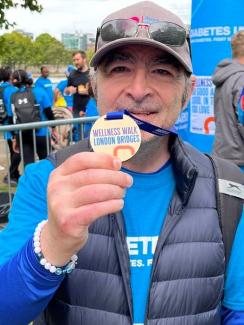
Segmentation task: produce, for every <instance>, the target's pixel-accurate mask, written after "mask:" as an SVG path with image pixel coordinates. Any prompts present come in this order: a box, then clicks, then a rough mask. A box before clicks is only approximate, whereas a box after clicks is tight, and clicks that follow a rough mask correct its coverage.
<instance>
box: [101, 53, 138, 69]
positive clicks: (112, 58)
mask: <svg viewBox="0 0 244 325" xmlns="http://www.w3.org/2000/svg"><path fill="white" fill-rule="evenodd" d="M131 60H132V55H129V54H124V53H119V52H112V53H109V54H108V55H106V57H105V58H104V59H103V61H102V66H103V67H106V66H107V65H108V64H110V63H113V62H116V61H131Z"/></svg>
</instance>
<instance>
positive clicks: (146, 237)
mask: <svg viewBox="0 0 244 325" xmlns="http://www.w3.org/2000/svg"><path fill="white" fill-rule="evenodd" d="M107 31H109V32H108V33H107ZM125 35H126V38H125ZM91 64H92V65H93V66H94V67H95V68H96V76H95V84H94V94H95V97H96V99H97V104H98V108H99V110H100V114H101V115H105V114H107V113H108V112H114V111H122V110H124V108H126V109H127V110H128V111H129V112H130V114H131V115H132V116H134V118H136V117H139V118H140V119H141V120H143V121H144V122H145V123H146V122H147V123H150V125H151V124H154V125H156V127H157V129H159V128H164V129H168V130H169V129H171V127H172V126H173V124H174V123H175V121H176V119H177V116H178V114H179V112H180V111H181V109H182V108H183V107H184V106H185V105H186V103H187V100H188V99H189V97H190V94H191V88H192V84H191V78H190V75H191V72H192V66H191V58H190V54H189V48H188V44H187V41H186V31H185V27H184V25H183V23H182V21H181V20H180V19H179V18H178V17H177V16H175V15H174V14H173V13H171V12H169V11H167V10H165V9H164V8H162V7H160V6H158V5H156V4H154V3H152V2H148V1H146V2H139V3H137V4H135V5H132V6H129V7H126V8H124V9H122V10H120V11H117V12H115V13H113V14H111V15H110V16H108V17H107V18H106V19H105V20H104V22H103V24H102V26H101V29H99V30H98V35H97V49H96V53H95V55H94V57H93V59H92V62H91ZM170 133H171V134H170V135H169V134H168V135H166V136H162V137H159V136H157V135H154V134H152V133H149V132H145V131H142V145H141V147H140V149H139V151H138V153H137V154H136V155H135V156H134V157H133V158H131V159H130V160H128V161H126V162H124V163H123V165H122V170H121V161H120V160H119V159H118V158H115V157H112V156H110V155H106V154H101V153H100V154H98V153H95V152H90V150H91V149H90V147H89V145H88V144H87V143H86V142H81V143H78V144H76V145H75V146H71V147H69V148H68V150H67V151H65V152H61V153H60V156H59V155H57V156H56V157H55V158H56V159H57V161H58V162H61V161H60V160H64V162H63V163H60V164H59V166H58V167H57V168H55V169H54V160H52V159H51V160H43V161H42V162H40V163H38V164H37V165H31V166H30V167H29V168H28V169H27V170H26V175H25V177H23V178H22V179H21V181H20V185H19V190H18V196H15V202H14V205H15V206H14V207H13V209H12V212H11V215H10V225H9V226H8V227H7V228H8V230H7V229H6V230H4V231H3V233H2V234H1V236H0V237H2V238H4V236H5V240H6V238H7V234H8V233H10V232H11V227H12V231H14V230H13V229H14V228H15V227H14V225H13V224H14V223H13V222H11V219H12V218H13V217H14V218H15V221H16V219H22V220H23V217H24V215H27V214H28V215H31V216H32V218H29V221H28V222H27V224H26V226H25V227H23V228H24V230H23V232H24V237H25V238H26V240H28V238H30V233H31V232H33V231H34V229H35V227H36V224H37V223H38V222H39V221H41V220H42V219H46V218H47V217H48V222H44V223H42V224H40V225H39V226H38V227H37V228H36V231H35V235H34V241H33V238H31V239H29V241H28V242H27V243H26V244H25V245H24V240H23V241H22V243H20V245H21V244H22V245H24V246H23V248H22V249H21V250H19V252H18V254H17V255H16V256H15V257H12V258H10V256H11V255H13V254H14V252H13V251H11V244H10V245H8V247H9V250H8V257H7V258H10V259H9V261H8V262H6V263H5V264H4V265H3V266H2V268H1V270H0V276H1V280H2V282H0V290H2V291H3V292H7V293H8V294H7V295H6V294H5V296H4V299H3V298H2V300H0V315H1V317H2V315H3V318H0V319H2V320H3V322H4V324H6V323H11V324H13V325H14V324H18V325H21V324H25V323H28V321H30V320H31V319H33V318H34V317H35V316H36V315H37V314H38V313H39V312H40V311H41V310H43V309H45V308H46V307H47V308H46V310H45V315H44V318H45V321H46V324H49V325H50V324H59V325H63V324H76V325H78V324H82V325H84V324H89V325H95V324H99V325H103V324H106V325H114V324H118V325H120V324H125V325H131V324H134V325H135V324H137V325H138V324H144V323H146V324H160V325H161V324H163V325H164V324H173V325H183V324H187V325H200V324H204V325H210V324H211V325H213V324H214V325H218V324H220V323H221V320H220V303H221V297H222V293H223V281H224V272H225V270H224V269H225V263H224V247H223V242H222V234H221V230H220V226H219V221H218V215H217V213H216V198H215V181H214V180H215V178H214V175H213V169H212V166H211V163H210V160H209V159H208V158H207V157H206V156H204V155H203V154H201V153H199V152H198V151H197V150H196V149H194V148H192V147H191V146H189V145H186V144H184V143H183V142H182V141H181V140H180V139H179V138H178V136H177V135H176V134H175V133H172V132H171V131H170ZM70 152H72V155H71V156H70V154H69V153H70ZM75 152H77V153H76V154H75ZM64 155H67V156H69V157H68V158H67V159H66V158H64ZM60 158H64V159H60ZM234 167H235V166H234ZM132 179H133V185H132ZM37 186H38V193H36V191H34V190H33V189H36V187H37ZM46 190H47V193H46ZM126 190H127V191H126ZM46 196H47V200H46ZM30 199H31V207H30V204H29V202H30ZM47 201H48V203H47ZM17 207H18V209H17ZM118 211H122V213H120V212H118ZM15 235H16V229H15ZM22 236H23V234H22ZM33 242H34V244H33ZM1 245H2V242H1V243H0V247H1ZM33 246H34V248H33ZM76 253H77V255H78V261H76V256H75V255H74V254H76ZM3 254H4V255H5V256H6V248H5V249H4V250H2V251H1V254H0V257H1V256H2V255H3ZM7 258H5V259H7ZM76 262H77V265H76V269H75V270H74V271H73V273H70V272H71V271H72V270H73V268H74V265H75V263H76ZM66 273H69V274H68V276H65V277H64V275H66ZM58 274H60V275H58ZM17 290H18V292H19V294H17V293H16V292H17ZM10 297H11V298H10ZM0 299H1V298H0ZM47 305H48V306H47ZM7 309H8V313H7V312H6V310H7ZM17 309H18V313H17V315H16V313H14V311H16V310H17ZM7 317H8V318H7ZM229 324H230V323H229ZM232 324H234V323H232Z"/></svg>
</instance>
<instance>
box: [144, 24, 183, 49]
mask: <svg viewBox="0 0 244 325" xmlns="http://www.w3.org/2000/svg"><path fill="white" fill-rule="evenodd" d="M149 30H150V35H151V38H153V39H154V40H155V41H157V42H160V43H163V44H166V45H171V46H182V45H183V44H184V43H185V40H186V31H185V29H184V28H182V27H181V26H178V25H176V24H172V23H168V22H159V23H154V24H152V25H150V29H149Z"/></svg>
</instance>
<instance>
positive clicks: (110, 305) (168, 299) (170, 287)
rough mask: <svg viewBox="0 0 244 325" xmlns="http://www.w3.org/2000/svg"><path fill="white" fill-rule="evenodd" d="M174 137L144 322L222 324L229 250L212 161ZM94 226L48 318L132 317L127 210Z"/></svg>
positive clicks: (106, 321) (94, 321)
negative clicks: (170, 184) (170, 189)
mask: <svg viewBox="0 0 244 325" xmlns="http://www.w3.org/2000/svg"><path fill="white" fill-rule="evenodd" d="M171 142H172V143H171V145H170V151H171V158H172V164H173V169H174V173H175V177H176V192H175V194H174V196H173V198H172V201H171V203H170V207H169V210H168V215H167V217H166V219H165V223H164V226H163V228H162V230H161V234H160V237H159V240H158V243H157V248H156V252H155V255H154V260H153V267H152V275H151V284H150V292H149V297H148V306H147V311H146V319H145V324H148V325H219V324H220V311H219V308H220V302H221V298H222V294H223V284H224V271H225V257H224V246H223V242H222V234H221V230H220V227H219V222H218V215H217V210H216V194H215V177H214V173H213V170H212V165H211V163H210V161H209V159H208V158H207V157H206V156H204V155H203V154H201V153H199V152H198V151H197V150H195V149H194V148H192V147H191V146H189V145H186V144H184V143H182V142H181V141H180V140H179V139H178V138H176V139H174V140H173V141H171ZM82 146H83V147H82ZM71 148H72V147H71ZM80 150H87V151H89V148H88V147H87V148H86V147H85V148H84V144H83V145H80V144H77V145H76V146H75V147H74V148H73V149H70V148H69V149H67V156H69V155H70V154H72V153H75V152H78V151H80ZM162 200H163V198H162ZM159 218H160V216H159ZM89 232H90V235H89V239H88V242H87V244H86V246H85V247H84V248H82V249H81V250H80V252H79V261H78V265H77V268H76V269H75V270H74V271H73V272H72V273H71V274H70V275H69V276H67V277H66V278H65V280H64V281H63V283H62V285H61V286H60V288H59V290H58V291H57V292H56V294H55V296H54V298H53V300H52V301H51V303H50V304H49V306H48V308H47V309H46V311H45V319H46V322H47V324H48V325H131V324H133V317H132V315H133V310H132V309H133V307H132V295H131V289H130V271H129V255H128V249H127V245H126V239H125V238H126V233H125V226H124V222H123V216H122V215H121V214H114V215H109V216H105V217H104V218H101V219H99V220H98V221H96V222H95V223H94V224H93V225H92V226H91V227H90V229H89Z"/></svg>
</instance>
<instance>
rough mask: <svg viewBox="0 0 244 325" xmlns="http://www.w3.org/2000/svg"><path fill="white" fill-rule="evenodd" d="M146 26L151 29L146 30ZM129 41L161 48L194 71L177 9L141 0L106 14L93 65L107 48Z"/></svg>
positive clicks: (186, 67)
mask: <svg viewBox="0 0 244 325" xmlns="http://www.w3.org/2000/svg"><path fill="white" fill-rule="evenodd" d="M145 27H146V28H148V32H145ZM129 44H144V45H148V46H153V47H156V48H159V49H162V50H164V51H166V52H168V53H169V54H171V55H172V56H174V57H175V58H176V59H177V60H178V61H179V62H180V63H181V64H182V65H183V67H184V68H185V69H186V70H187V71H188V72H190V73H192V62H191V55H190V49H189V45H188V42H187V32H186V27H185V25H184V23H183V22H182V20H181V19H180V18H179V17H178V16H176V15H175V14H174V13H172V12H171V11H169V10H166V9H164V8H162V7H160V6H159V5H157V4H155V3H154V2H151V1H142V2H138V3H136V4H134V5H131V6H128V7H126V8H123V9H121V10H118V11H116V12H114V13H112V14H110V15H109V16H107V17H106V18H105V19H104V20H103V22H102V24H101V27H100V28H98V30H97V39H96V52H95V54H94V56H93V57H92V59H91V62H90V65H91V66H93V67H97V66H98V65H99V63H100V61H101V59H102V58H103V57H104V55H106V54H107V53H108V52H110V51H111V50H113V49H115V48H118V47H120V46H126V45H129Z"/></svg>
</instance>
